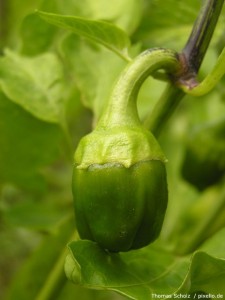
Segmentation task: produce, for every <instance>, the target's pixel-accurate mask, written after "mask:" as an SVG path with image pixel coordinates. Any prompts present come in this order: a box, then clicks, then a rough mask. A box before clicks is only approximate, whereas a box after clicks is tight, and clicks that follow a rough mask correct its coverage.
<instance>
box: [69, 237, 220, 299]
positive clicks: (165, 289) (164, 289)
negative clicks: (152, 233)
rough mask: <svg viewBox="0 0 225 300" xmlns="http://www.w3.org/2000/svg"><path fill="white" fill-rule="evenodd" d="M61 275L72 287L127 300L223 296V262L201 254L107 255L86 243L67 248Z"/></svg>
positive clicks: (151, 249) (140, 252)
mask: <svg viewBox="0 0 225 300" xmlns="http://www.w3.org/2000/svg"><path fill="white" fill-rule="evenodd" d="M69 249H70V253H69V255H68V256H67V259H66V264H65V271H66V274H67V277H68V278H69V279H70V280H71V281H72V282H73V283H75V284H78V285H82V286H84V287H86V288H91V289H102V290H104V289H108V290H113V291H117V292H118V293H120V294H122V295H124V296H126V297H127V298H129V299H136V300H143V299H145V300H151V299H155V298H156V297H157V295H158V296H159V295H167V297H168V298H172V299H176V298H178V296H179V295H180V298H181V297H182V295H183V297H185V295H186V296H187V295H189V297H190V298H191V297H192V296H193V295H194V294H197V293H199V292H201V293H205V294H213V295H216V294H218V293H220V294H222V295H224V294H225V287H224V281H225V260H224V259H221V258H214V257H212V256H210V255H208V254H207V253H205V252H196V253H195V254H194V255H193V257H192V258H191V260H190V258H189V257H183V258H182V257H180V258H179V257H176V256H173V255H172V254H170V253H169V252H167V251H165V250H162V249H161V250H160V249H159V248H157V247H154V246H150V247H147V248H146V249H143V250H138V251H131V252H129V253H123V254H112V253H111V254H110V253H108V252H106V251H104V250H103V249H101V248H100V247H99V246H98V245H97V244H95V243H93V242H90V241H84V240H83V241H77V242H72V243H70V244H69Z"/></svg>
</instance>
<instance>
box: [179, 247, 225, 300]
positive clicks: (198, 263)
mask: <svg viewBox="0 0 225 300" xmlns="http://www.w3.org/2000/svg"><path fill="white" fill-rule="evenodd" d="M224 282H225V260H224V259H220V258H214V257H212V256H210V255H208V254H207V253H204V252H197V253H195V254H194V256H193V258H192V263H191V266H190V269H189V272H188V275H187V277H186V279H185V281H184V283H183V284H182V286H181V287H180V289H179V290H178V291H177V292H176V293H177V294H180V293H181V294H185V293H188V294H192V295H193V296H194V298H196V295H197V293H203V294H208V295H210V294H211V295H213V297H210V298H214V297H217V298H223V297H218V295H221V296H223V295H225V285H224Z"/></svg>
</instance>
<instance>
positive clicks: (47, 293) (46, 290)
mask: <svg viewBox="0 0 225 300" xmlns="http://www.w3.org/2000/svg"><path fill="white" fill-rule="evenodd" d="M75 239H77V233H75V234H73V235H72V237H71V238H70V239H69V241H68V243H69V242H71V241H72V240H75ZM66 253H67V250H66V249H64V250H63V251H62V253H61V255H60V256H59V258H58V260H57V262H56V264H55V267H54V268H53V269H52V271H51V273H50V275H49V277H48V279H47V281H46V282H45V285H44V287H43V288H42V290H41V292H40V293H39V295H38V296H37V297H36V299H35V300H54V299H56V298H57V294H58V292H59V291H60V290H61V288H62V286H63V285H64V284H65V282H66V281H67V278H66V275H65V273H64V262H65V257H66Z"/></svg>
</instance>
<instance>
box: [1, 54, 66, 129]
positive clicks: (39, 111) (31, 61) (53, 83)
mask: <svg viewBox="0 0 225 300" xmlns="http://www.w3.org/2000/svg"><path fill="white" fill-rule="evenodd" d="M62 82H63V71H62V66H61V64H60V62H59V60H58V59H57V57H56V56H55V55H54V54H50V53H47V54H43V55H40V56H37V57H35V58H27V57H25V56H20V55H18V54H16V53H13V52H12V51H9V50H7V51H5V56H4V57H2V58H0V88H1V89H2V91H3V92H4V93H5V94H6V95H7V97H8V98H9V99H10V100H11V101H13V102H15V103H17V104H19V105H20V106H22V107H23V108H24V109H25V110H27V111H29V112H30V113H31V114H33V115H34V116H35V117H37V118H39V119H41V120H44V121H47V122H52V123H60V122H61V121H62V115H63V112H64V103H63V98H62V96H63V95H62V90H63V85H62Z"/></svg>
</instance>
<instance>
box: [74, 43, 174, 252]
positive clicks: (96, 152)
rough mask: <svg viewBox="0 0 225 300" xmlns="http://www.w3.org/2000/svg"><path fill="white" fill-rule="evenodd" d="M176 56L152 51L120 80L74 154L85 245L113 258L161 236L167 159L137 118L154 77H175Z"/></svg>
mask: <svg viewBox="0 0 225 300" xmlns="http://www.w3.org/2000/svg"><path fill="white" fill-rule="evenodd" d="M178 65H179V64H178V59H177V55H176V53H174V52H173V51H170V50H165V49H153V50H150V51H149V50H148V51H145V52H144V53H142V54H141V55H139V56H138V57H137V58H136V59H135V60H134V61H132V62H131V63H130V64H128V66H127V67H126V68H125V70H124V71H123V72H122V74H121V76H120V77H119V79H118V81H117V83H116V85H115V87H114V89H113V91H112V94H111V98H110V99H109V102H108V103H107V106H106V109H105V111H104V112H103V114H102V117H101V118H100V120H99V122H98V124H97V126H96V128H95V130H94V131H93V132H92V133H90V134H89V135H87V136H85V137H84V138H83V139H82V140H81V141H80V143H79V145H78V148H77V150H76V152H75V156H74V160H75V166H74V172H73V183H72V186H73V195H74V206H75V215H76V223H77V229H78V232H79V234H80V237H81V238H82V239H89V240H92V241H95V242H97V243H98V244H99V245H100V246H101V247H103V248H104V249H107V250H109V251H113V252H119V251H128V250H131V249H139V248H142V247H144V246H147V245H148V244H149V243H151V242H153V241H154V240H155V239H156V238H157V237H158V235H159V233H160V231H161V227H162V224H163V219H164V215H165V211H166V207H167V201H168V191H167V181H166V169H165V162H166V159H165V156H164V154H163V153H162V151H161V149H160V146H159V144H158V142H157V141H156V139H155V138H154V136H153V135H152V134H151V133H150V132H149V131H148V130H146V129H145V128H144V127H143V126H142V124H141V122H140V119H139V116H138V113H137V106H136V99H137V95H138V92H139V89H140V87H141V85H142V83H143V81H144V80H145V79H146V77H147V76H149V75H150V73H151V72H154V71H156V70H157V69H160V68H164V69H166V70H167V71H171V72H175V71H176V70H177V68H178Z"/></svg>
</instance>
